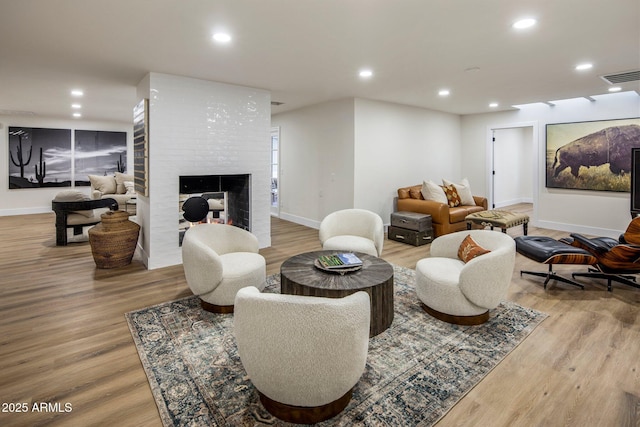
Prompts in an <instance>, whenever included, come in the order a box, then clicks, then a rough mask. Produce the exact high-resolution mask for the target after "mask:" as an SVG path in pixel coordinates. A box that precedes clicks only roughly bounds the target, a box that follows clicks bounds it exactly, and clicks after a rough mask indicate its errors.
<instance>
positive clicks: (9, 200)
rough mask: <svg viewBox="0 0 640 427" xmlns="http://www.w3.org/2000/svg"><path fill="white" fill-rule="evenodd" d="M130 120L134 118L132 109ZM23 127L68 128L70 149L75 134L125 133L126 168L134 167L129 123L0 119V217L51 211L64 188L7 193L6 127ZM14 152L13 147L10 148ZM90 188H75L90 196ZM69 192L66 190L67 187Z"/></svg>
mask: <svg viewBox="0 0 640 427" xmlns="http://www.w3.org/2000/svg"><path fill="white" fill-rule="evenodd" d="M131 108H132V113H131V114H132V117H133V106H131ZM15 126H24V127H33V128H51V129H71V141H72V147H73V141H74V139H73V138H74V133H75V132H74V131H75V130H76V129H79V130H100V131H114V132H127V165H133V157H132V147H133V125H132V124H131V123H115V122H93V121H86V120H72V119H69V120H59V119H51V118H46V117H40V116H0V142H1V144H0V147H1V148H0V150H3V153H4V155H3V156H2V159H4V161H2V162H0V216H6V215H24V214H34V213H44V212H51V200H52V199H53V198H54V197H55V195H56V194H57V193H58V192H59V191H61V190H64V189H65V188H62V187H56V188H28V189H13V190H9V162H10V161H11V160H9V158H8V155H9V154H8V153H9V146H8V144H9V127H15ZM12 149H15V148H12ZM35 158H36V154H35V153H34V154H33V158H32V160H31V164H30V165H29V167H30V168H33V165H34V164H35V163H34V160H33V159H35ZM89 188H90V187H77V189H78V190H80V191H82V192H83V193H86V194H87V196H88V195H89ZM67 189H68V187H67Z"/></svg>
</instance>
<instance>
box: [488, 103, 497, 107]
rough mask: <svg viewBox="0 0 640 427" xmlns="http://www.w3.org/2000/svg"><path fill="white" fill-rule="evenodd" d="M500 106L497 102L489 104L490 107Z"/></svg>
mask: <svg viewBox="0 0 640 427" xmlns="http://www.w3.org/2000/svg"><path fill="white" fill-rule="evenodd" d="M497 106H498V103H497V102H492V103H491V104H489V107H491V108H496V107H497Z"/></svg>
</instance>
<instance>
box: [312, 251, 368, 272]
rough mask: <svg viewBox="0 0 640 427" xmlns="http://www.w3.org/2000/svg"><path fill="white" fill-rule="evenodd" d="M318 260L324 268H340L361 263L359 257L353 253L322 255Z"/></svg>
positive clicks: (356, 265) (357, 265)
mask: <svg viewBox="0 0 640 427" xmlns="http://www.w3.org/2000/svg"><path fill="white" fill-rule="evenodd" d="M318 261H319V262H320V264H321V265H322V266H323V267H324V268H328V269H332V270H333V269H340V268H351V267H359V266H361V265H362V261H361V260H360V258H358V257H357V256H356V254H353V253H340V254H335V255H322V256H321V257H320V258H318Z"/></svg>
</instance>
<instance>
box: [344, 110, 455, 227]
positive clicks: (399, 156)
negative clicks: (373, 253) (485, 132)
mask: <svg viewBox="0 0 640 427" xmlns="http://www.w3.org/2000/svg"><path fill="white" fill-rule="evenodd" d="M460 155H461V146H460V116H458V115H454V114H448V113H443V112H439V111H433V110H427V109H424V108H417V107H410V106H406V105H399V104H391V103H387V102H379V101H371V100H366V99H356V101H355V167H354V172H355V173H354V194H355V197H354V207H357V208H362V209H369V210H371V211H374V212H377V213H378V214H379V215H380V216H381V217H382V220H383V221H384V223H385V224H388V223H389V222H390V215H391V212H393V200H394V198H395V197H396V196H397V195H398V192H397V190H398V188H399V187H406V186H409V185H415V184H422V181H424V180H432V181H434V182H436V183H438V184H440V183H441V182H442V178H447V179H449V180H452V181H454V182H458V181H459V180H460V179H461V178H464V176H463V175H464V173H463V172H462V171H461V169H460Z"/></svg>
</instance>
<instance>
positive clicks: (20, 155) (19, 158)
mask: <svg viewBox="0 0 640 427" xmlns="http://www.w3.org/2000/svg"><path fill="white" fill-rule="evenodd" d="M11 135H14V136H17V137H18V146H17V152H16V158H15V159H14V158H13V152H10V154H11V163H13V164H14V165H16V166H18V167H19V168H20V178H24V167H25V166H26V165H28V164H29V162H30V161H31V153H32V152H33V146H31V147H29V157H28V158H27V160H26V161H25V160H24V151H23V149H22V137H23V136H25V137H26V136H28V134H27V133H26V132H23V131H19V132H16V133H12V134H11Z"/></svg>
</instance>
